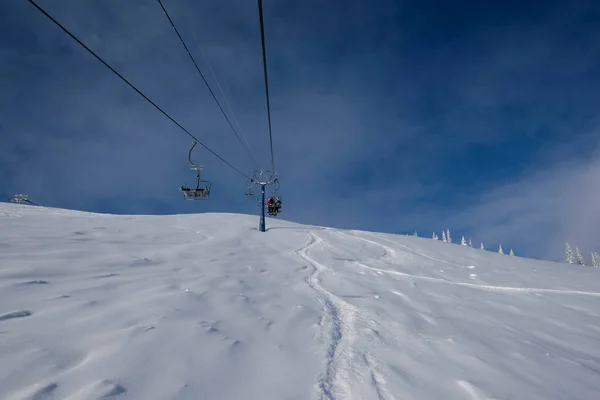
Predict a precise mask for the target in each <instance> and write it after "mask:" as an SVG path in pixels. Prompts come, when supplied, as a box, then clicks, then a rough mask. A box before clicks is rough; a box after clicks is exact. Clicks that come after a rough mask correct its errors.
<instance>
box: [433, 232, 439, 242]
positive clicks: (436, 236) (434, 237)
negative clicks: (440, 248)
mask: <svg viewBox="0 0 600 400" xmlns="http://www.w3.org/2000/svg"><path fill="white" fill-rule="evenodd" d="M432 239H433V240H438V239H439V238H438V235H437V234H436V233H435V232H433V237H432Z"/></svg>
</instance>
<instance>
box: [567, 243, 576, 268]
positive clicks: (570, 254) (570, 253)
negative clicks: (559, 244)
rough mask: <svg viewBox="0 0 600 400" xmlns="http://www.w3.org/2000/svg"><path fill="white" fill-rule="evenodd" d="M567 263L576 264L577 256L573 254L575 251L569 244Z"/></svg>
mask: <svg viewBox="0 0 600 400" xmlns="http://www.w3.org/2000/svg"><path fill="white" fill-rule="evenodd" d="M565 261H566V262H567V263H568V264H575V255H574V254H573V250H572V249H571V246H569V243H567V245H566V246H565Z"/></svg>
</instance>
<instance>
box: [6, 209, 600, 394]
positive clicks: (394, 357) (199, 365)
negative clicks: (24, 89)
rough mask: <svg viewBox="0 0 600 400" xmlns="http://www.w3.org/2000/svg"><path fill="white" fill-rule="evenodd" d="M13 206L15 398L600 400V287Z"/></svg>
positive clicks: (224, 230)
mask: <svg viewBox="0 0 600 400" xmlns="http://www.w3.org/2000/svg"><path fill="white" fill-rule="evenodd" d="M257 224H258V218H257V217H255V216H245V215H234V214H202V215H172V216H117V215H102V214H92V213H84V212H77V211H69V210H61V209H51V208H44V207H34V206H27V205H18V204H8V203H0V398H1V399H9V400H12V399H15V400H16V399H96V398H121V397H122V398H134V399H144V400H146V399H249V400H252V399H261V400H264V399H277V400H281V399H386V400H392V399H425V400H428V399H527V400H533V399H600V270H598V269H595V268H586V267H575V266H570V265H566V264H558V263H552V262H544V261H535V260H528V259H524V258H519V257H510V256H508V255H500V254H497V253H492V252H485V251H481V250H479V249H471V248H465V247H462V246H459V245H456V244H448V243H443V242H441V241H433V240H431V239H423V238H416V237H412V236H395V235H389V234H379V233H369V232H359V231H341V230H336V229H329V228H321V227H311V226H303V225H298V224H293V223H289V222H284V221H280V220H268V226H270V229H269V230H268V232H266V233H261V232H258V231H257V230H256V226H257Z"/></svg>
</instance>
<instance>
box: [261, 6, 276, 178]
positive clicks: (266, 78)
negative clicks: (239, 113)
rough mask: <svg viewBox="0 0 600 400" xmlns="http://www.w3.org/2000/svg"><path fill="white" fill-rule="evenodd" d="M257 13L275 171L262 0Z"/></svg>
mask: <svg viewBox="0 0 600 400" xmlns="http://www.w3.org/2000/svg"><path fill="white" fill-rule="evenodd" d="M258 15H259V19H260V38H261V43H262V56H263V70H264V73H265V93H266V95H267V118H268V120H269V143H270V146H271V168H272V170H273V173H275V159H274V157H273V133H272V130H271V104H270V102H269V79H268V76H267V52H266V50H265V47H266V46H265V24H264V21H263V6H262V0H258Z"/></svg>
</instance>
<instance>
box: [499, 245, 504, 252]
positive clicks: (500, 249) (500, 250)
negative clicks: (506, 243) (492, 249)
mask: <svg viewBox="0 0 600 400" xmlns="http://www.w3.org/2000/svg"><path fill="white" fill-rule="evenodd" d="M498 253H500V254H504V251H502V245H500V247H498Z"/></svg>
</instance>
